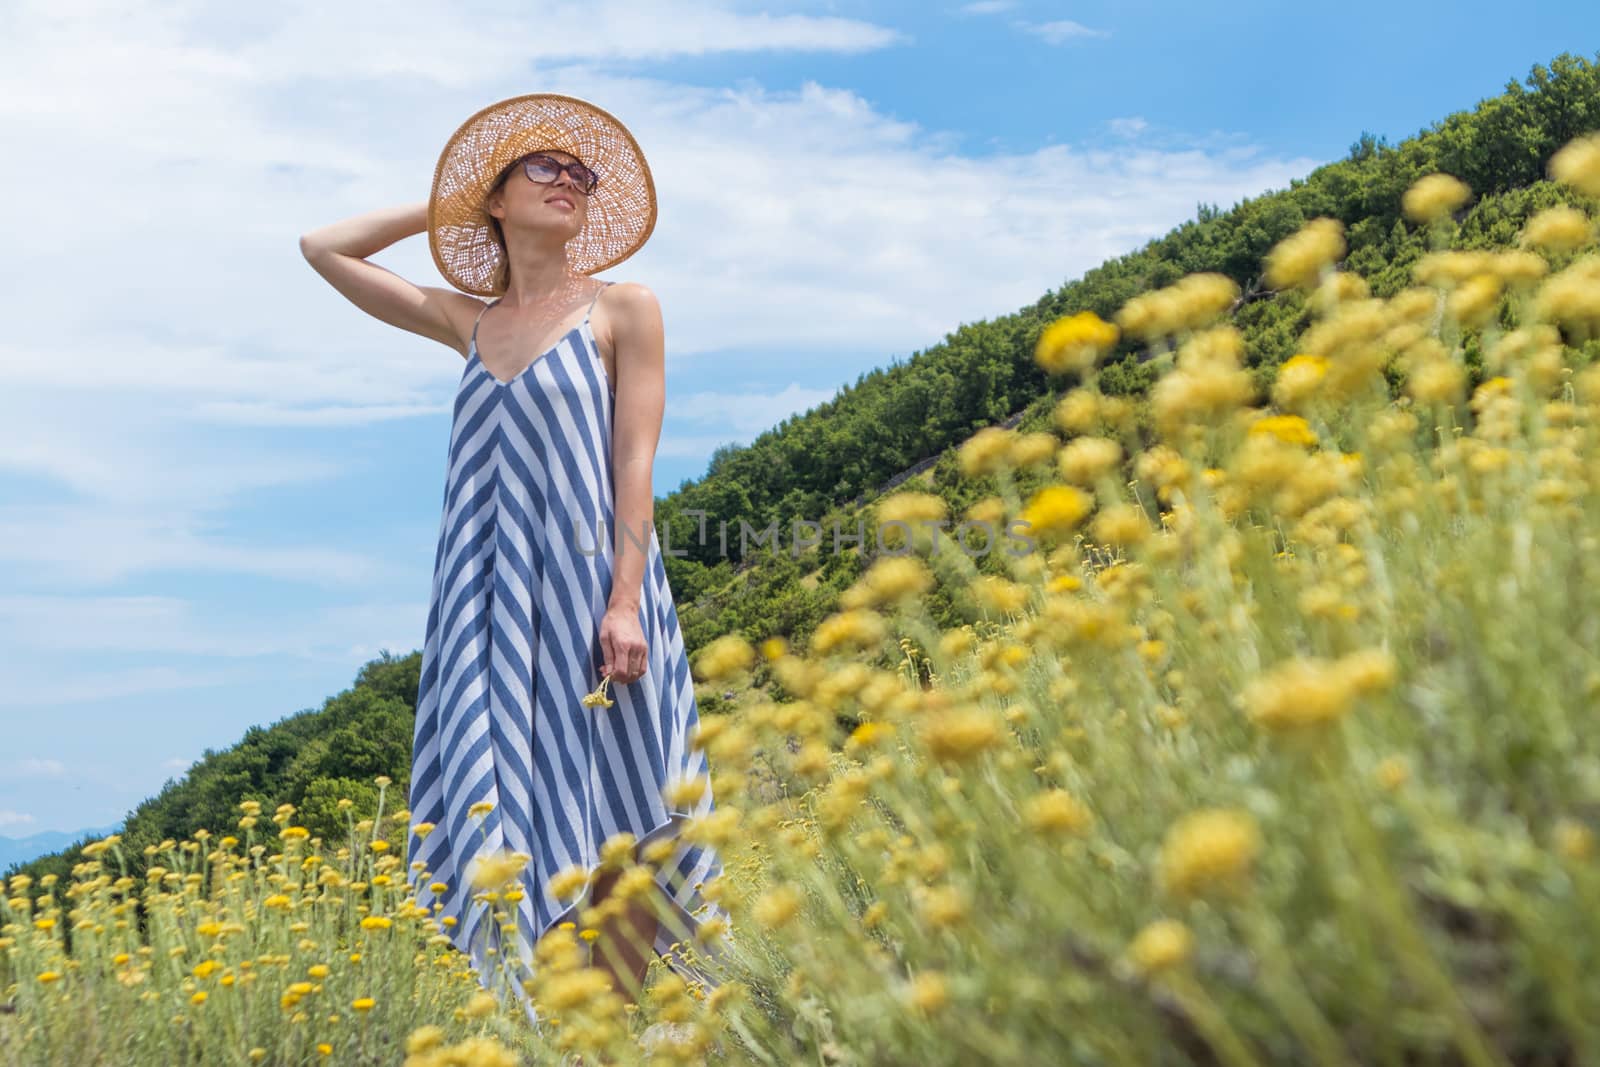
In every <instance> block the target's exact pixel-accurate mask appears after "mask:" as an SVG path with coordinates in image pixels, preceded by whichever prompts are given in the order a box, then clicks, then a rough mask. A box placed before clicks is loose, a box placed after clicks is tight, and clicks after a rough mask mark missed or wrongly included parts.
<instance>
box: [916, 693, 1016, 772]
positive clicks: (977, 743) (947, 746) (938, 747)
mask: <svg viewBox="0 0 1600 1067" xmlns="http://www.w3.org/2000/svg"><path fill="white" fill-rule="evenodd" d="M1004 736H1005V733H1004V730H1003V729H1002V727H1001V726H1000V724H999V722H998V721H997V720H996V719H995V718H994V716H992V715H990V714H989V713H988V712H987V711H985V710H983V709H982V708H977V707H958V708H949V709H945V710H942V711H935V712H930V713H928V715H927V717H926V718H924V719H923V720H922V739H923V742H924V743H925V744H926V745H927V746H928V751H929V753H930V754H932V756H933V758H934V759H936V760H939V761H940V762H942V763H957V762H963V761H966V760H970V759H974V758H976V757H977V756H979V755H981V754H983V753H984V752H986V751H988V750H989V749H991V748H994V747H996V746H998V745H999V744H1000V743H1001V741H1002V740H1003V739H1004Z"/></svg>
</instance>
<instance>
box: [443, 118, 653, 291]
mask: <svg viewBox="0 0 1600 1067" xmlns="http://www.w3.org/2000/svg"><path fill="white" fill-rule="evenodd" d="M540 149H558V150H560V151H563V152H568V153H570V154H572V155H574V156H577V157H578V158H579V159H581V160H582V161H583V162H584V164H585V165H586V166H588V167H589V169H591V170H593V171H594V172H595V173H596V174H597V175H599V178H600V182H599V184H598V185H596V186H595V190H594V192H593V193H591V194H590V195H589V205H588V213H587V216H586V218H585V220H584V224H583V229H582V230H580V231H579V232H578V235H577V236H576V237H574V238H572V240H571V241H569V242H568V243H567V259H568V261H569V262H570V263H571V265H572V268H573V269H574V270H576V271H578V272H579V273H582V274H595V273H597V272H599V271H602V270H605V269H606V268H607V267H611V266H614V265H616V264H618V263H620V262H622V261H623V260H624V259H627V258H628V257H629V256H631V255H633V253H634V252H636V251H638V250H639V247H640V246H641V245H643V244H644V243H645V241H646V240H647V239H648V238H649V237H650V232H651V231H652V230H654V229H655V225H656V188H655V181H654V179H653V178H652V177H651V175H650V168H649V166H648V164H646V162H645V158H644V153H643V152H642V151H641V150H640V148H639V143H638V142H637V141H636V140H634V137H633V134H632V133H630V132H628V128H627V127H626V126H624V125H623V124H622V123H621V122H619V121H617V119H616V117H615V116H613V115H612V114H611V113H610V112H608V111H606V110H604V109H603V108H599V107H596V106H595V105H594V104H591V103H589V102H588V101H586V100H580V99H578V98H577V97H574V96H563V95H561V94H559V93H530V94H528V95H526V96H514V97H511V98H510V99H507V100H502V101H500V102H499V103H497V104H490V105H489V106H488V107H486V108H484V109H483V110H481V111H479V112H478V113H477V114H475V115H473V116H472V117H471V118H469V119H467V121H466V122H463V123H462V124H461V126H460V128H459V129H457V130H456V132H455V133H453V134H451V135H450V140H449V141H447V142H446V143H445V146H444V151H443V152H441V153H440V154H439V163H438V166H437V167H435V168H434V172H433V189H432V191H431V192H430V194H429V196H428V247H429V249H430V250H431V251H432V253H433V262H434V264H435V265H436V266H437V267H438V268H439V273H440V274H442V275H443V276H444V277H445V279H446V280H448V281H449V282H450V284H452V285H454V286H455V287H456V288H457V289H461V290H463V291H465V292H468V293H473V294H476V295H478V296H500V295H502V294H503V293H504V292H505V284H506V277H505V270H504V267H505V256H504V254H503V253H502V252H501V250H500V246H499V245H498V244H497V243H496V241H495V239H494V231H493V230H492V229H491V228H490V216H489V213H488V211H487V210H486V209H485V206H484V200H485V198H486V197H487V196H488V195H489V190H490V188H491V187H492V186H493V184H494V180H495V178H497V177H498V176H499V175H500V172H501V171H502V170H504V169H505V168H506V167H507V166H508V165H510V164H511V163H512V162H514V161H515V160H517V159H518V158H520V157H522V156H525V155H527V154H528V153H529V152H536V151H539V150H540Z"/></svg>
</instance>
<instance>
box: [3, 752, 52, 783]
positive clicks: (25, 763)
mask: <svg viewBox="0 0 1600 1067" xmlns="http://www.w3.org/2000/svg"><path fill="white" fill-rule="evenodd" d="M66 773H67V765H66V764H64V763H62V762H61V761H60V760H56V759H43V758H40V757H38V756H31V757H28V758H26V759H19V760H14V761H12V763H11V765H10V766H9V767H8V768H6V771H5V774H6V777H8V778H9V777H13V776H15V777H18V778H62V777H65V776H66Z"/></svg>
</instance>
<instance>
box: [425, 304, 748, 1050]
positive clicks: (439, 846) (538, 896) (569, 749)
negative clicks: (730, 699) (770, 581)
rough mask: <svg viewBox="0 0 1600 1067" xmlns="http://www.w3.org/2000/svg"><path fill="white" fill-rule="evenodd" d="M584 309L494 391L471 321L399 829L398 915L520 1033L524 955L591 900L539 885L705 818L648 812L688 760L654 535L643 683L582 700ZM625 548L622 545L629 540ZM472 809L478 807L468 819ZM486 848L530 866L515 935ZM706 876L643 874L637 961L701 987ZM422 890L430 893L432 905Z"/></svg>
mask: <svg viewBox="0 0 1600 1067" xmlns="http://www.w3.org/2000/svg"><path fill="white" fill-rule="evenodd" d="M605 284H606V285H610V284H612V283H610V282H607V283H605ZM602 288H603V286H602ZM598 299H599V293H598V291H597V292H596V294H595V300H598ZM496 303H499V301H498V300H495V301H493V302H491V303H489V304H487V305H485V306H484V309H483V310H484V311H487V310H488V309H489V308H490V307H493V306H494V304H496ZM594 303H595V301H591V302H590V304H589V311H587V312H585V314H584V317H583V321H582V322H581V323H580V324H579V325H578V326H575V327H573V328H572V329H571V330H569V331H568V332H567V334H566V336H565V337H563V338H561V339H560V340H559V341H557V342H556V344H555V346H554V347H553V348H551V349H550V350H548V351H547V352H544V353H542V354H540V355H539V356H538V358H536V359H534V360H533V361H532V362H531V363H529V364H528V365H527V366H526V368H525V369H524V370H522V371H521V372H520V373H518V374H517V375H516V376H515V377H514V378H512V379H510V380H509V381H501V380H500V379H498V378H496V377H494V376H493V375H491V374H490V373H489V371H488V370H487V369H486V368H485V367H484V365H483V362H482V360H481V359H480V358H479V355H478V347H477V345H478V327H477V323H474V324H473V327H472V343H471V346H470V348H469V351H468V356H467V365H466V369H465V370H464V372H463V373H462V376H461V382H460V386H459V388H458V391H457V393H456V399H455V412H454V417H453V422H452V426H451V431H450V448H449V453H448V468H447V475H446V480H445V489H444V514H443V516H442V518H441V520H440V524H439V545H438V551H437V553H436V555H435V557H434V576H433V592H432V597H431V603H430V606H429V609H428V622H427V632H426V638H425V641H424V645H423V652H422V676H421V682H420V686H419V689H418V693H417V718H416V732H415V737H414V745H413V752H412V770H411V783H410V804H411V821H412V822H413V823H419V822H428V823H432V824H434V827H435V828H434V829H433V830H432V831H431V832H430V833H429V834H428V835H427V837H426V838H425V839H421V840H418V839H417V838H416V837H415V836H413V837H412V839H411V845H412V852H413V855H412V856H411V857H410V859H411V861H412V862H416V861H420V862H421V863H422V864H423V865H424V866H425V867H426V872H427V873H424V874H423V875H421V882H420V886H419V888H418V891H417V894H416V898H417V904H418V905H419V906H420V907H422V908H424V909H428V910H429V911H432V910H433V909H434V907H435V906H436V905H438V906H440V911H439V912H438V917H439V918H441V919H442V918H443V917H445V916H449V917H452V918H454V919H455V925H454V926H446V930H447V932H448V933H449V936H450V938H451V940H452V941H453V942H454V943H455V945H456V947H457V948H459V949H460V950H461V951H462V952H464V953H467V954H468V955H469V956H470V958H471V960H472V963H473V965H474V966H475V967H476V969H477V972H478V975H479V978H480V981H481V982H482V983H483V985H484V987H485V988H487V989H490V990H491V991H498V990H499V989H500V987H501V986H502V984H503V983H502V976H501V974H500V973H499V969H498V968H497V967H496V966H495V960H496V958H497V957H499V958H500V959H502V960H506V959H514V960H517V961H520V963H515V964H512V965H511V969H512V971H513V972H514V973H513V976H512V977H513V979H514V980H513V981H512V982H511V989H512V992H513V995H514V996H516V997H517V998H518V999H519V1000H521V1001H522V1002H523V1004H524V1007H525V1008H526V1010H527V1013H528V1016H529V1019H530V1020H531V1021H532V1022H533V1023H534V1024H535V1025H538V1024H539V1018H538V1013H537V1012H536V1011H535V1010H534V1008H533V1005H532V1004H531V1003H530V1002H529V1001H528V1000H527V998H526V997H525V996H524V995H523V993H522V990H521V986H520V981H521V980H524V979H526V978H528V977H530V976H531V975H532V973H533V969H534V966H535V963H534V958H533V946H534V944H535V943H536V942H537V941H538V939H539V938H540V937H542V936H543V935H544V933H545V932H546V931H547V930H549V929H550V928H551V927H552V926H554V925H556V924H558V923H561V922H566V921H572V922H574V923H576V922H577V921H578V915H579V913H580V912H581V910H582V909H583V908H584V907H587V906H588V904H589V902H590V892H591V890H592V886H591V887H590V889H589V890H585V892H584V894H583V896H582V897H580V898H579V899H578V901H577V902H576V903H572V904H570V905H569V904H567V903H566V902H563V901H561V900H558V899H557V898H555V897H553V896H551V894H550V893H549V891H548V888H547V887H548V884H549V881H550V878H551V876H552V875H554V874H556V873H558V872H560V871H562V870H564V869H565V868H568V867H571V866H581V867H583V868H585V869H587V870H590V871H593V870H594V868H595V867H596V866H597V865H598V863H599V860H600V848H601V846H602V845H603V844H604V843H605V841H606V840H607V839H608V838H609V837H611V836H612V835H613V834H617V833H621V832H629V833H632V834H633V835H634V836H635V837H636V838H637V839H638V841H639V844H640V846H641V847H642V846H643V845H645V844H647V843H650V842H652V841H655V840H657V839H658V838H661V837H665V836H674V835H676V833H677V831H678V830H679V829H680V827H681V826H682V823H683V821H684V820H686V819H689V818H692V817H699V816H703V815H706V814H708V813H709V812H710V811H711V810H712V809H713V806H714V805H713V802H712V797H711V791H710V789H709V788H707V789H706V790H705V792H703V793H702V794H701V796H700V798H699V800H698V802H696V803H695V804H694V805H693V806H690V807H680V808H678V809H676V810H673V809H670V808H669V807H668V805H667V804H666V801H665V800H664V798H663V796H662V792H663V790H664V789H665V788H666V787H667V786H669V785H670V784H672V783H674V782H678V781H680V780H684V779H688V778H693V777H695V776H697V775H703V774H705V773H706V770H707V761H706V756H705V753H704V751H701V750H695V749H691V748H690V747H689V743H688V741H689V734H690V732H691V730H692V729H693V728H694V727H695V725H696V724H697V722H698V709H697V707H696V704H695V695H694V683H693V680H692V679H691V677H690V674H689V662H688V657H687V654H686V651H685V648H684V643H683V635H682V632H681V631H680V629H679V625H678V614H677V610H676V608H675V607H674V605H673V598H672V592H671V590H670V588H669V587H668V585H667V574H666V570H665V568H664V567H663V566H662V562H661V548H660V543H659V541H658V540H657V538H656V534H655V532H654V530H653V529H652V530H651V533H650V538H649V544H648V557H647V562H646V567H645V573H644V581H643V583H642V589H641V590H640V604H639V623H640V626H641V627H642V629H643V631H644V636H645V640H646V642H647V643H648V646H649V654H648V660H647V666H646V668H645V673H644V675H643V676H642V677H640V678H639V679H638V680H637V681H634V682H630V683H628V684H626V685H620V686H619V685H617V684H615V683H613V684H612V686H611V687H610V689H609V690H608V692H609V694H610V696H611V698H612V699H613V700H614V701H616V703H615V705H614V706H612V707H609V708H608V707H585V706H583V704H582V702H581V700H582V697H583V696H584V694H586V693H589V692H591V691H593V690H594V689H595V688H596V687H597V686H598V685H599V684H600V674H599V667H600V665H601V663H602V662H603V660H604V657H603V655H602V649H601V646H600V636H599V631H600V621H601V618H602V616H603V615H604V613H605V610H606V605H607V603H608V601H609V598H610V594H611V576H612V562H613V557H614V552H615V546H614V542H613V534H612V530H613V503H614V495H613V492H612V481H611V446H612V409H613V404H614V400H615V396H614V393H613V391H612V389H611V387H610V383H609V380H608V378H607V376H606V371H605V365H604V364H603V363H602V362H601V360H600V354H599V351H598V349H597V347H596V345H595V340H594V334H593V332H592V330H591V328H590V325H589V314H590V313H591V312H592V311H593V310H594ZM482 318H483V313H482V312H480V313H479V315H478V319H479V321H481V320H482ZM623 536H625V537H626V536H629V535H628V534H627V533H626V532H624V534H623ZM632 536H633V537H634V538H635V540H634V541H630V542H627V544H629V545H630V546H631V545H634V544H636V543H637V542H638V541H642V540H643V538H642V537H639V532H638V531H634V532H633V535H632ZM479 802H488V803H490V804H492V805H493V809H492V810H491V811H490V812H489V814H488V815H487V816H486V817H485V816H478V817H471V816H469V809H471V808H472V806H473V805H474V804H477V803H479ZM480 821H481V822H482V830H481V831H480V829H479V825H478V823H479V822H480ZM502 850H504V851H508V852H514V853H523V854H525V855H527V856H530V857H531V860H530V861H529V862H528V864H527V865H526V867H525V868H524V869H523V872H522V875H521V888H522V890H523V892H524V896H523V899H522V900H520V901H518V902H517V904H516V908H517V914H516V932H515V936H514V937H513V936H512V935H511V934H509V933H508V932H505V931H502V930H501V929H500V927H499V926H498V925H497V924H496V923H495V922H494V921H493V916H492V914H491V913H490V911H489V905H488V904H487V903H486V902H484V901H475V900H474V899H473V895H474V892H475V891H474V890H473V888H472V886H471V884H470V878H471V875H472V871H473V864H472V860H473V858H474V857H475V856H477V855H479V854H480V853H492V852H499V851H502ZM720 872H721V863H720V861H719V859H718V856H717V854H716V852H715V850H714V849H712V848H710V847H701V846H691V845H687V844H683V843H680V844H679V846H678V848H677V849H676V851H675V852H674V853H673V854H672V855H671V857H669V858H668V859H667V860H666V861H665V862H663V863H661V864H659V865H658V866H657V867H656V869H655V875H656V882H657V883H658V884H659V885H660V886H661V888H662V889H663V890H664V891H665V894H664V895H665V897H666V898H667V899H668V900H669V901H670V906H669V911H670V912H671V913H672V916H673V918H672V919H669V920H668V921H666V922H663V923H662V924H661V925H660V927H659V929H658V934H657V937H656V940H655V945H654V948H655V951H656V952H657V953H660V954H662V955H664V956H668V959H669V965H670V966H672V967H674V968H675V969H677V970H679V972H680V973H682V974H683V975H684V976H685V977H688V978H692V979H696V980H699V981H702V982H704V983H705V986H706V988H708V989H709V988H711V987H713V986H714V985H715V984H716V983H715V982H714V981H713V980H712V979H711V977H710V976H709V975H707V974H705V973H704V972H701V971H699V970H698V969H695V968H692V967H690V966H688V965H687V963H686V962H685V961H682V960H681V958H680V955H679V953H678V952H675V951H673V950H672V949H673V944H674V942H684V943H689V939H690V938H692V936H693V933H694V931H695V930H696V929H697V927H698V925H699V923H700V922H701V921H703V920H705V919H707V918H710V917H713V916H715V917H717V918H720V919H722V920H723V921H724V922H727V921H728V919H729V916H728V915H727V913H726V912H725V911H723V910H722V909H721V908H720V907H718V906H717V905H716V904H715V903H714V902H711V901H706V900H704V899H703V898H702V896H701V885H702V883H704V882H707V881H710V880H711V879H712V878H714V877H715V876H717V875H718V874H719V873H720ZM434 883H443V889H442V890H441V891H439V892H437V893H435V892H434V891H433V889H432V888H431V887H432V885H433V884H434ZM502 906H504V905H503V904H502ZM674 926H677V927H678V928H677V929H674ZM695 947H696V949H697V951H699V952H701V953H702V954H703V955H706V956H713V955H714V950H713V949H710V948H707V947H705V946H701V945H698V944H696V946H695ZM598 962H599V959H598V957H597V958H596V963H597V964H598Z"/></svg>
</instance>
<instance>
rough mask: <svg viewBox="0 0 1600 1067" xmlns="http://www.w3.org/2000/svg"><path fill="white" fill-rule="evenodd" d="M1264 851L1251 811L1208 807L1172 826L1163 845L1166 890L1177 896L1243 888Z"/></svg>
mask: <svg viewBox="0 0 1600 1067" xmlns="http://www.w3.org/2000/svg"><path fill="white" fill-rule="evenodd" d="M1260 852H1261V831H1260V830H1259V829H1258V828H1257V826H1256V821H1255V819H1253V818H1251V816H1250V815H1249V813H1248V812H1245V811H1241V810H1238V809H1233V808H1208V809H1203V810H1200V811H1194V812H1190V813H1189V814H1187V815H1185V816H1183V817H1182V818H1180V819H1179V820H1178V821H1177V822H1175V823H1173V825H1172V827H1171V828H1170V829H1169V830H1168V831H1167V836H1166V840H1165V841H1164V842H1163V844H1162V846H1161V863H1160V872H1159V873H1160V878H1161V885H1162V887H1163V888H1164V889H1165V890H1166V891H1167V892H1169V893H1172V894H1174V895H1176V896H1179V897H1191V896H1203V895H1206V894H1210V893H1216V892H1231V891H1233V890H1236V889H1238V888H1240V887H1241V885H1242V883H1243V881H1244V879H1245V878H1246V877H1247V876H1248V875H1249V874H1250V871H1251V869H1252V866H1253V865H1254V863H1255V861H1256V857H1257V856H1258V855H1259V854H1260Z"/></svg>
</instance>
